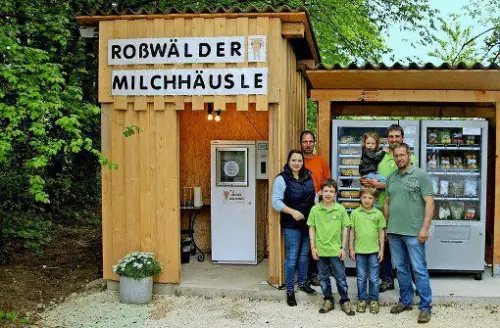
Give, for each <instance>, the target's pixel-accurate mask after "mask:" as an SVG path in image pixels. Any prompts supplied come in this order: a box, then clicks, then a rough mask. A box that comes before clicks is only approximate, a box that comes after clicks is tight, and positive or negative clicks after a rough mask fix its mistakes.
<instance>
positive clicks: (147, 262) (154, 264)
mask: <svg viewBox="0 0 500 328" xmlns="http://www.w3.org/2000/svg"><path fill="white" fill-rule="evenodd" d="M161 270H162V264H161V262H160V261H158V260H157V259H156V258H155V255H154V254H153V253H146V252H132V253H128V254H127V255H126V256H125V257H124V258H122V259H121V260H120V261H119V262H118V264H117V265H114V266H113V272H114V273H116V274H118V275H120V302H122V303H130V304H144V303H148V302H150V301H151V299H152V298H153V276H156V275H158V274H160V273H161Z"/></svg>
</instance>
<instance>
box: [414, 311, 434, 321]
mask: <svg viewBox="0 0 500 328" xmlns="http://www.w3.org/2000/svg"><path fill="white" fill-rule="evenodd" d="M429 321H431V313H430V312H429V311H425V310H420V314H419V315H418V321H417V322H418V323H427V322H429Z"/></svg>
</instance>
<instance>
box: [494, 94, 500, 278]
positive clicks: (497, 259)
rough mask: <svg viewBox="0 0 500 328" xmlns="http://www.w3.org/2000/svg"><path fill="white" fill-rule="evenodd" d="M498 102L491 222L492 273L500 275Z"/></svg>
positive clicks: (499, 127) (499, 129)
mask: <svg viewBox="0 0 500 328" xmlns="http://www.w3.org/2000/svg"><path fill="white" fill-rule="evenodd" d="M499 112H500V102H497V103H496V111H495V113H496V119H495V129H496V149H495V155H496V156H495V186H496V188H495V215H494V222H493V275H495V276H500V188H499V186H500V113H499Z"/></svg>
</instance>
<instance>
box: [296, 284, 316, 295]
mask: <svg viewBox="0 0 500 328" xmlns="http://www.w3.org/2000/svg"><path fill="white" fill-rule="evenodd" d="M299 290H300V291H303V292H304V293H306V294H309V295H314V294H316V291H315V290H314V289H312V288H311V286H309V284H305V285H303V286H299Z"/></svg>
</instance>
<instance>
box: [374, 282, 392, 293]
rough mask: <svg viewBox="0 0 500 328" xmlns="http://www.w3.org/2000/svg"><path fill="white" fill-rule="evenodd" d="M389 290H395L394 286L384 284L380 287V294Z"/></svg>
mask: <svg viewBox="0 0 500 328" xmlns="http://www.w3.org/2000/svg"><path fill="white" fill-rule="evenodd" d="M388 290H394V284H389V283H387V282H382V283H381V284H380V285H378V292H379V293H383V292H385V291H388Z"/></svg>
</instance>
